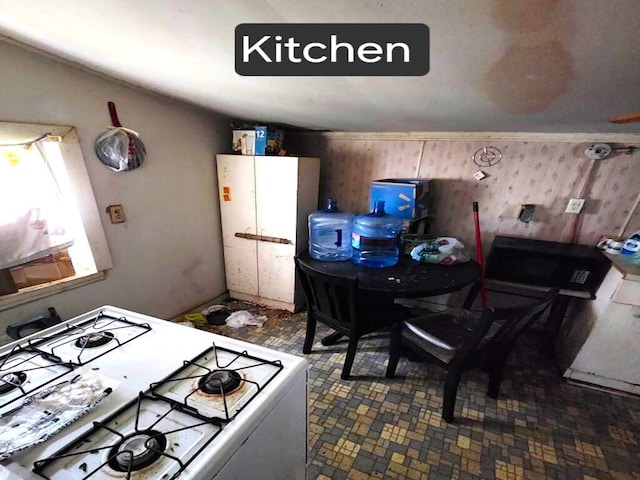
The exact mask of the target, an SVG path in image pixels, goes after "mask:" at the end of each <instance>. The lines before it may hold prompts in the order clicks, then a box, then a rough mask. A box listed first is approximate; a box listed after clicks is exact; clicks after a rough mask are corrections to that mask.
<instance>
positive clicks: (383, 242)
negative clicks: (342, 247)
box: [351, 200, 402, 268]
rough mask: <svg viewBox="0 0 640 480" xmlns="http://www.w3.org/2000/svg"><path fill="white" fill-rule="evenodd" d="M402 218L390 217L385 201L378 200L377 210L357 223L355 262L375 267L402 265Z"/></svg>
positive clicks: (353, 244)
mask: <svg viewBox="0 0 640 480" xmlns="http://www.w3.org/2000/svg"><path fill="white" fill-rule="evenodd" d="M401 230H402V219H401V218H398V217H394V216H392V215H387V214H386V213H385V211H384V202H383V201H382V200H379V201H376V202H375V203H374V205H373V211H372V212H371V213H368V214H366V215H358V216H357V217H355V219H354V220H353V233H352V241H351V245H352V247H353V255H352V257H351V261H352V262H353V263H355V264H356V265H362V266H364V267H371V268H385V267H392V266H393V265H395V264H396V263H398V255H399V250H398V235H400V231H401Z"/></svg>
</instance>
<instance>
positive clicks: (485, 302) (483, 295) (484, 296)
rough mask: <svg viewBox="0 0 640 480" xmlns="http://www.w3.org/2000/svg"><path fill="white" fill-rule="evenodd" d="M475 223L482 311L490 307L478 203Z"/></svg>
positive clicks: (474, 215)
mask: <svg viewBox="0 0 640 480" xmlns="http://www.w3.org/2000/svg"><path fill="white" fill-rule="evenodd" d="M473 223H474V225H475V227H476V252H477V256H478V265H480V300H481V301H482V309H483V310H484V309H485V308H487V307H488V306H489V299H488V298H487V290H486V287H485V284H484V268H483V266H484V260H483V256H482V235H481V234H480V216H479V215H478V202H473Z"/></svg>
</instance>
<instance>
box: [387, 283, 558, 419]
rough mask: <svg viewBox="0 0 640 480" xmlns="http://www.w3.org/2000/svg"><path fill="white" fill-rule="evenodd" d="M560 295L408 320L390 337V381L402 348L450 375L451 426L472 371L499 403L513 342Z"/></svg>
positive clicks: (447, 414)
mask: <svg viewBox="0 0 640 480" xmlns="http://www.w3.org/2000/svg"><path fill="white" fill-rule="evenodd" d="M557 294H558V291H557V290H552V291H550V292H549V293H548V294H547V295H546V296H545V297H544V298H542V299H539V300H537V301H536V302H533V303H532V304H530V305H523V306H519V307H507V308H499V309H493V308H488V309H485V310H484V311H483V312H482V313H481V314H480V315H477V314H475V313H473V312H471V311H469V310H465V309H463V310H461V311H458V312H455V311H454V312H451V311H447V312H440V313H435V314H431V315H426V316H422V317H418V318H412V319H409V320H405V321H404V322H403V323H402V325H401V326H400V328H397V329H394V330H393V332H392V335H391V342H390V354H389V364H388V365H387V373H386V376H387V378H393V377H394V376H395V372H396V367H397V366H398V360H399V358H400V356H401V353H402V352H401V347H402V346H403V345H404V346H406V347H408V348H409V349H410V350H411V351H412V353H413V354H414V355H416V354H417V355H418V356H423V357H425V358H427V359H429V360H433V361H435V362H436V363H438V364H439V365H440V366H441V367H442V368H444V369H445V370H446V371H447V376H446V378H445V382H444V394H443V406H442V418H443V419H444V420H445V421H446V422H451V421H453V410H454V407H455V401H456V395H457V391H458V383H459V381H460V375H461V373H462V372H463V371H464V370H467V369H469V368H474V367H475V368H484V369H487V370H488V371H489V387H488V389H487V395H488V396H489V397H490V398H497V396H498V391H499V388H500V381H501V379H502V374H503V372H504V369H505V365H506V360H507V357H508V355H509V352H510V350H511V347H512V346H513V344H514V342H515V341H516V339H517V338H518V336H519V335H520V333H521V332H522V331H524V330H525V329H526V328H527V327H528V326H529V325H530V324H531V323H532V322H534V321H535V320H536V319H537V318H538V317H540V315H542V314H543V313H544V311H545V310H546V309H547V308H548V307H549V305H551V303H552V302H553V301H554V299H555V298H556V296H557Z"/></svg>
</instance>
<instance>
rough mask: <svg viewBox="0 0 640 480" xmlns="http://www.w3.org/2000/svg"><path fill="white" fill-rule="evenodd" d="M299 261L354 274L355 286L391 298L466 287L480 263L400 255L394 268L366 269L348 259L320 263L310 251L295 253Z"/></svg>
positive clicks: (333, 272) (340, 273) (332, 271)
mask: <svg viewBox="0 0 640 480" xmlns="http://www.w3.org/2000/svg"><path fill="white" fill-rule="evenodd" d="M298 259H299V260H300V262H302V263H303V264H305V265H306V266H308V267H309V268H311V269H313V270H316V271H318V272H323V273H326V274H329V275H335V276H336V277H349V278H353V277H357V278H358V289H359V290H361V291H363V292H365V293H368V294H375V295H381V296H384V297H393V298H417V297H432V296H435V295H442V294H445V293H451V292H455V291H458V290H461V289H462V288H464V287H466V286H467V285H469V284H470V283H472V282H474V281H476V280H477V279H478V278H479V277H480V265H478V263H477V262H476V261H475V260H470V261H468V262H466V263H459V264H455V265H440V264H434V263H423V262H416V261H415V260H413V259H412V258H411V257H410V256H409V255H401V256H400V260H399V261H398V263H397V264H396V265H394V266H393V267H388V268H368V267H361V266H359V265H356V264H354V263H352V262H350V261H346V262H322V261H320V260H315V259H313V258H311V257H310V256H309V251H308V250H305V251H304V252H302V253H300V254H299V255H298Z"/></svg>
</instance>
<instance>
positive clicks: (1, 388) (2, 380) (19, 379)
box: [0, 372, 27, 395]
mask: <svg viewBox="0 0 640 480" xmlns="http://www.w3.org/2000/svg"><path fill="white" fill-rule="evenodd" d="M26 380H27V374H26V373H24V372H9V373H7V374H5V375H3V376H2V377H0V395H4V394H5V393H9V392H10V391H12V390H15V389H16V388H18V387H20V386H21V385H22V384H23V383H24V382H25V381H26Z"/></svg>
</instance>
